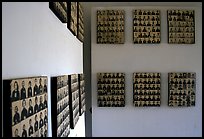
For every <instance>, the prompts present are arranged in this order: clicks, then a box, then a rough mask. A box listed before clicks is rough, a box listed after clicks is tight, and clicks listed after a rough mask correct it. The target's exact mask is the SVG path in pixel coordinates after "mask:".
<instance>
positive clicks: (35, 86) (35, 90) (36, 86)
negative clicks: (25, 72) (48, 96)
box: [33, 78, 39, 96]
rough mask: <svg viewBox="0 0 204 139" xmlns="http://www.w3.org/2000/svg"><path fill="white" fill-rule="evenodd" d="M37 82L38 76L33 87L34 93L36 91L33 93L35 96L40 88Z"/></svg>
mask: <svg viewBox="0 0 204 139" xmlns="http://www.w3.org/2000/svg"><path fill="white" fill-rule="evenodd" d="M37 83H38V80H37V78H35V85H34V87H33V93H34V94H33V95H34V96H36V95H38V94H39V88H38V85H37Z"/></svg>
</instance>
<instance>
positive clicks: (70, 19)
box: [67, 2, 78, 36]
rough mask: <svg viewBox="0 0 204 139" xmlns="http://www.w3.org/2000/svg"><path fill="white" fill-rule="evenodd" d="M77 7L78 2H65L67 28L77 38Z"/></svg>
mask: <svg viewBox="0 0 204 139" xmlns="http://www.w3.org/2000/svg"><path fill="white" fill-rule="evenodd" d="M77 5H78V2H67V7H68V8H67V10H68V11H69V12H67V28H68V29H69V30H70V31H71V32H72V34H73V35H74V36H77V18H78V17H77Z"/></svg>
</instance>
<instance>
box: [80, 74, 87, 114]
mask: <svg viewBox="0 0 204 139" xmlns="http://www.w3.org/2000/svg"><path fill="white" fill-rule="evenodd" d="M78 79H79V115H80V116H81V115H82V114H83V113H84V112H85V110H86V103H85V80H84V74H83V73H81V74H78Z"/></svg>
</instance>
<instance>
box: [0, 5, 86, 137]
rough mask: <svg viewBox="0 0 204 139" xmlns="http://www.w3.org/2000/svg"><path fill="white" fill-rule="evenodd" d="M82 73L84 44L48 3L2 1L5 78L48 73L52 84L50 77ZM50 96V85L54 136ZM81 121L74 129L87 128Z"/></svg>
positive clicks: (3, 70) (49, 118) (49, 117)
mask: <svg viewBox="0 0 204 139" xmlns="http://www.w3.org/2000/svg"><path fill="white" fill-rule="evenodd" d="M82 72H83V47H82V43H81V42H80V41H79V40H78V39H77V38H76V37H75V36H73V35H72V33H71V32H70V31H69V30H68V29H67V25H66V24H63V23H61V21H60V20H59V19H58V18H57V17H56V16H55V15H54V13H53V12H52V11H51V10H50V9H49V3H48V2H20V3H19V2H17V3H15V2H9V3H7V2H3V4H2V78H3V79H9V78H18V77H31V76H39V75H46V76H48V85H49V86H50V77H51V76H56V75H64V74H72V73H82ZM2 92H3V91H2ZM50 95H51V94H50V87H48V136H50V137H51V136H52V134H51V131H52V130H51V111H50V110H51V104H50V100H51V99H50ZM2 102H3V101H2ZM80 121H81V122H80ZM79 124H81V125H79V126H78V127H79V128H78V129H77V128H76V129H75V132H77V131H78V130H80V132H81V130H85V129H83V128H82V127H84V122H83V116H81V117H80V119H79Z"/></svg>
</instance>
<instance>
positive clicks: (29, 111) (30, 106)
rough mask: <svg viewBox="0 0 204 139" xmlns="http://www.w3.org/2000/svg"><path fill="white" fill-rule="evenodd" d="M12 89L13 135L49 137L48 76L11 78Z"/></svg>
mask: <svg viewBox="0 0 204 139" xmlns="http://www.w3.org/2000/svg"><path fill="white" fill-rule="evenodd" d="M5 90H7V88H5ZM10 90H11V96H10V97H11V109H12V110H11V111H12V112H11V114H12V137H47V129H48V127H47V123H48V119H47V77H45V76H41V77H29V78H20V79H13V80H10ZM5 93H6V92H5ZM8 107H9V106H8Z"/></svg>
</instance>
